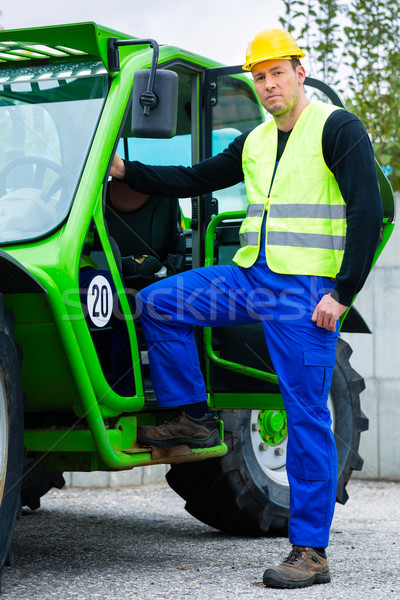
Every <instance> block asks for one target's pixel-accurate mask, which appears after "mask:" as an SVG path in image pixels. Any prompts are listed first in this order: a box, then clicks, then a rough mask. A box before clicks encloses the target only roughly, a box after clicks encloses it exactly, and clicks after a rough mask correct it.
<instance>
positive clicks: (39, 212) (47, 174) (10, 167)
mask: <svg viewBox="0 0 400 600" xmlns="http://www.w3.org/2000/svg"><path fill="white" fill-rule="evenodd" d="M107 90H108V76H107V74H106V71H105V69H104V66H103V65H102V63H100V62H84V63H74V64H58V65H50V66H40V67H29V68H21V69H8V70H1V71H0V132H1V134H0V243H1V244H4V243H7V242H8V243H10V242H18V241H23V240H28V239H32V238H36V237H39V236H42V235H44V234H46V233H48V232H50V231H52V230H53V229H54V228H56V227H57V226H58V225H59V224H60V223H61V222H62V221H63V220H64V218H65V217H66V215H67V214H68V211H69V209H70V207H71V204H72V200H73V198H74V194H75V190H76V187H77V184H78V181H79V178H80V175H81V172H82V169H83V166H84V163H85V160H86V157H87V154H88V151H89V148H90V144H91V141H92V139H93V135H94V132H95V129H96V126H97V123H98V120H99V117H100V114H101V110H102V107H103V104H104V99H105V97H106V94H107Z"/></svg>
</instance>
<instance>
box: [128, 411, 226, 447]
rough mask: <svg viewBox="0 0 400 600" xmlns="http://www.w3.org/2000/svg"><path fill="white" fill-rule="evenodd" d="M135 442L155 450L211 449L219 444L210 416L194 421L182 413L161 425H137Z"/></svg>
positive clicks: (215, 425) (212, 419)
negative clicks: (183, 447) (153, 447)
mask: <svg viewBox="0 0 400 600" xmlns="http://www.w3.org/2000/svg"><path fill="white" fill-rule="evenodd" d="M137 441H138V444H139V446H156V447H157V448H174V447H175V446H182V445H185V446H189V448H212V447H213V446H218V445H219V444H220V443H221V441H220V439H219V431H218V426H217V423H216V422H215V420H214V417H213V416H212V415H210V414H206V415H204V417H201V419H195V418H193V417H188V416H187V414H186V413H185V412H184V411H181V412H179V413H178V414H177V415H175V417H174V418H173V419H171V421H167V422H166V423H164V424H163V425H157V426H153V425H139V427H138V430H137Z"/></svg>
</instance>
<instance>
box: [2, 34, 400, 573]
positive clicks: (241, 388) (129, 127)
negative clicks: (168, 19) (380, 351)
mask: <svg viewBox="0 0 400 600" xmlns="http://www.w3.org/2000/svg"><path fill="white" fill-rule="evenodd" d="M306 86H307V94H308V96H309V97H311V98H312V97H314V98H317V99H323V100H325V101H328V102H331V103H333V104H337V105H339V106H341V101H340V99H339V97H338V96H337V95H336V93H335V92H334V91H333V90H332V89H331V88H330V87H328V86H327V85H325V84H324V83H322V82H320V81H318V80H315V79H310V78H308V79H307V80H306ZM264 119H265V114H264V112H263V109H262V107H261V105H260V103H259V101H258V99H257V96H256V94H255V92H254V88H253V84H252V81H251V79H250V78H249V77H248V75H247V74H245V73H243V71H242V69H241V67H240V66H233V67H226V66H223V65H221V64H219V63H217V62H215V61H212V60H209V59H207V58H204V57H202V56H198V55H195V54H193V53H191V52H186V51H184V50H182V49H180V48H177V47H173V46H160V47H159V46H158V44H157V42H156V41H155V40H152V39H145V40H141V39H136V38H132V37H131V36H128V35H126V34H123V33H120V32H117V31H113V30H110V29H107V28H105V27H101V26H98V25H96V24H94V23H80V24H70V25H63V26H54V27H43V28H32V29H20V30H11V31H1V32H0V131H1V136H0V471H1V472H0V503H1V505H0V568H1V566H2V565H3V564H8V563H10V560H11V554H12V550H11V547H12V537H13V531H14V526H15V522H16V519H17V517H18V515H19V513H20V511H21V506H24V505H26V506H29V507H30V508H32V509H34V508H36V507H38V506H39V504H40V497H41V496H42V495H43V494H45V493H46V492H47V491H48V490H49V489H50V488H51V487H53V486H57V487H62V485H63V483H64V480H63V477H62V473H63V472H65V471H86V472H89V471H121V470H126V469H132V468H134V467H138V466H143V465H156V464H160V463H165V464H170V465H171V468H170V470H169V472H168V474H167V481H168V483H169V485H170V486H171V487H172V488H173V489H174V490H175V491H176V492H177V493H178V494H180V495H181V496H182V497H183V498H184V499H185V500H186V508H187V510H188V511H189V512H190V513H191V514H192V515H193V516H195V517H196V518H198V519H200V520H201V521H203V522H204V523H207V524H208V525H210V526H211V527H214V528H216V529H219V530H221V531H224V532H226V533H231V534H246V535H275V534H279V535H285V534H286V533H287V526H288V518H289V486H288V479H287V474H286V468H285V465H286V446H287V422H286V414H285V411H284V407H283V403H282V398H281V395H280V391H279V385H278V382H277V377H276V374H275V373H274V371H273V368H272V366H271V365H270V359H269V355H268V348H267V347H266V344H265V341H264V337H263V333H262V328H261V325H249V326H237V327H218V328H199V329H198V331H196V335H197V342H198V349H199V355H200V359H201V364H202V368H203V372H204V377H205V381H206V386H207V393H208V401H209V405H210V407H211V409H212V410H214V411H216V413H217V415H218V422H219V424H220V430H221V439H222V440H223V442H221V444H220V446H218V447H216V448H213V449H211V450H207V449H206V450H204V449H202V450H190V449H189V448H187V447H184V446H183V447H181V449H180V451H179V452H177V451H174V450H165V451H164V450H162V449H154V448H153V449H152V448H143V447H138V446H137V444H136V431H137V425H138V424H159V423H162V422H164V421H165V420H167V419H168V418H170V417H171V415H172V413H171V411H168V410H166V409H163V408H159V407H158V406H157V403H156V398H155V395H154V390H153V386H152V381H151V375H150V371H149V366H148V360H147V350H146V346H145V344H144V339H143V335H142V332H141V329H140V323H139V321H138V319H137V318H136V314H135V293H136V291H137V290H140V289H142V288H143V287H144V286H146V285H148V284H150V283H152V282H153V281H158V280H159V279H160V278H161V277H168V276H169V275H171V274H175V273H179V272H183V271H185V270H188V269H191V268H194V267H198V266H202V265H211V264H228V263H230V262H231V259H232V257H233V255H234V253H235V251H236V249H237V247H238V245H239V237H238V231H239V227H240V223H241V221H242V220H243V218H244V215H245V207H246V194H245V189H244V184H243V183H240V184H238V185H236V186H234V187H232V188H230V189H227V190H222V191H219V192H216V193H214V194H209V195H205V196H202V197H197V198H190V199H187V198H159V197H151V198H150V199H149V201H148V202H146V203H145V204H143V206H140V207H139V208H138V209H137V210H136V211H135V212H129V213H127V212H123V211H119V210H117V209H116V208H115V207H114V206H113V204H112V203H111V201H110V195H111V194H112V193H113V189H112V188H113V186H114V187H115V186H117V185H119V188H118V193H119V194H122V195H123V194H125V193H126V194H129V193H130V190H129V188H128V187H127V186H124V184H121V183H119V184H118V183H117V182H115V181H114V182H113V180H112V179H111V178H110V177H109V171H110V166H111V163H112V159H113V156H114V154H115V152H116V151H118V153H119V154H120V156H122V158H126V159H129V160H136V159H137V160H141V161H142V162H145V163H150V164H181V165H191V164H193V163H196V162H198V161H199V160H202V159H204V158H207V157H209V156H212V155H214V154H216V153H218V152H219V151H221V150H222V149H223V148H224V147H226V146H227V144H228V143H230V142H231V141H232V140H233V139H234V138H235V137H236V136H237V135H239V134H240V133H241V132H243V131H245V130H247V129H249V128H252V127H255V126H257V125H258V124H259V123H261V122H262V121H263V120H264ZM377 170H378V176H379V183H380V188H381V195H382V202H383V207H384V222H383V224H382V238H381V242H380V245H379V247H378V249H377V252H376V258H378V256H379V254H380V252H381V251H382V249H383V247H384V245H385V244H386V242H387V240H388V238H389V236H390V234H391V231H392V229H393V226H394V199H393V193H392V190H391V188H390V185H389V183H388V181H387V179H386V178H385V176H384V174H383V173H382V171H381V169H380V167H379V165H377ZM114 192H115V190H114ZM147 255H151V256H153V257H155V258H157V261H155V262H156V263H157V270H156V271H155V272H151V270H145V269H137V272H132V269H130V270H129V271H127V269H126V268H124V265H126V264H127V263H129V264H132V257H139V256H147ZM138 264H140V261H139V263H138ZM88 269H91V270H95V271H96V272H97V271H98V275H96V276H95V277H94V278H93V280H92V283H91V284H90V286H89V288H88V289H85V290H82V284H81V275H82V273H83V272H85V271H87V270H88ZM110 282H111V283H110ZM116 306H117V307H118V312H119V315H118V322H119V325H118V326H119V327H122V328H123V335H124V336H125V339H126V340H127V341H128V342H127V350H126V356H125V361H128V362H127V363H125V364H128V371H129V374H130V375H129V376H130V377H131V381H132V382H133V384H132V389H131V391H130V392H129V393H128V394H126V393H124V392H122V391H121V389H120V388H119V386H118V381H116V379H115V374H113V370H112V359H111V357H110V354H111V351H112V348H113V336H114V335H115V327H114V321H113V319H112V318H111V314H112V313H113V308H114V309H115V307H116ZM342 331H347V332H369V329H368V326H367V324H366V323H365V322H364V320H363V318H362V317H361V315H360V314H359V313H358V312H357V310H356V309H355V308H354V307H352V308H351V309H350V310H349V311H348V313H347V315H346V317H345V319H344V320H343V322H342ZM350 354H351V349H350V347H349V346H348V345H347V344H346V343H345V342H344V341H343V340H341V339H339V343H338V349H337V364H336V367H335V369H334V376H333V382H332V387H331V393H330V397H329V404H330V408H331V412H332V417H333V428H334V432H335V437H336V441H337V449H338V463H339V464H338V467H339V468H338V482H337V499H338V501H339V502H341V503H344V502H345V501H346V499H347V493H346V489H345V488H346V484H347V482H348V480H349V478H350V476H351V473H352V471H353V470H354V469H356V470H358V469H361V466H362V460H361V458H360V456H359V455H358V446H359V441H360V433H361V432H362V431H364V430H365V429H367V427H368V420H367V418H366V417H365V416H364V415H363V413H362V411H361V409H360V399H359V394H360V392H361V391H362V389H363V387H364V382H363V379H362V378H361V377H360V376H359V375H358V374H357V373H356V372H355V371H354V370H353V369H352V368H351V366H350V364H349V356H350Z"/></svg>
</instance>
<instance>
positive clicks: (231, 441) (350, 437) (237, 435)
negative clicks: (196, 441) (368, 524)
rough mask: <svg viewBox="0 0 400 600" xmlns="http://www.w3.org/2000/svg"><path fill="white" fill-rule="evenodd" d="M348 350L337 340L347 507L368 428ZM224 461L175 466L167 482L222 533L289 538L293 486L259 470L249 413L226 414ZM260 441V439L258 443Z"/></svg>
mask: <svg viewBox="0 0 400 600" xmlns="http://www.w3.org/2000/svg"><path fill="white" fill-rule="evenodd" d="M350 355H351V348H350V346H349V345H348V344H347V343H346V342H344V341H343V340H342V339H339V340H338V345H337V359H336V366H335V368H334V373H333V379H332V386H331V392H330V397H331V403H332V407H333V412H334V415H333V419H334V425H335V440H336V446H337V450H338V487H337V501H338V502H341V503H344V502H346V500H347V498H348V495H347V492H346V489H345V488H346V484H347V482H348V480H349V479H350V476H351V473H352V471H353V470H360V469H361V468H362V464H363V461H362V459H361V458H360V456H359V455H358V446H359V442H360V434H361V432H362V431H365V430H366V429H368V419H367V418H366V417H365V415H364V414H363V413H362V412H361V408H360V397H359V394H360V392H361V391H362V390H363V389H364V387H365V385H364V381H363V379H362V378H361V377H360V376H359V375H358V374H357V373H356V372H355V371H354V369H352V367H351V366H350V363H349V357H350ZM221 417H222V420H223V422H224V430H225V441H226V443H227V445H228V448H229V452H228V454H227V455H226V456H224V457H222V458H217V459H210V460H207V461H204V462H198V463H190V464H176V465H172V466H171V469H170V471H169V472H168V473H167V481H168V483H169V485H170V486H171V487H172V489H173V490H175V492H177V493H178V494H179V495H180V496H182V498H184V500H186V506H185V508H186V510H187V511H188V512H189V513H190V514H191V515H193V516H194V517H195V518H197V519H199V520H200V521H202V522H203V523H206V524H207V525H210V526H211V527H214V528H215V529H218V530H220V531H223V532H224V533H229V534H234V535H246V536H260V535H287V532H288V520H289V486H288V485H280V484H279V483H277V482H276V481H273V480H272V479H271V478H270V477H268V475H267V474H266V472H265V471H264V470H263V469H262V468H261V466H260V464H259V462H258V460H257V458H256V455H255V453H254V450H253V445H252V442H251V423H250V417H251V411H240V410H224V411H222V413H221ZM260 441H261V440H260Z"/></svg>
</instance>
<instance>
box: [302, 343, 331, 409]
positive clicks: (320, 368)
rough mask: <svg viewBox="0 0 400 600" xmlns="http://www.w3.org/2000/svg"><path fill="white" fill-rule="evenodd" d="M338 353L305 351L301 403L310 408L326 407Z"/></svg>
mask: <svg viewBox="0 0 400 600" xmlns="http://www.w3.org/2000/svg"><path fill="white" fill-rule="evenodd" d="M335 364H336V352H333V351H332V350H330V351H327V350H322V351H320V350H304V363H303V374H302V380H301V401H302V403H303V404H309V405H310V406H315V407H317V406H325V405H326V402H327V400H328V394H329V390H330V387H331V381H332V371H333V367H334V366H335Z"/></svg>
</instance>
